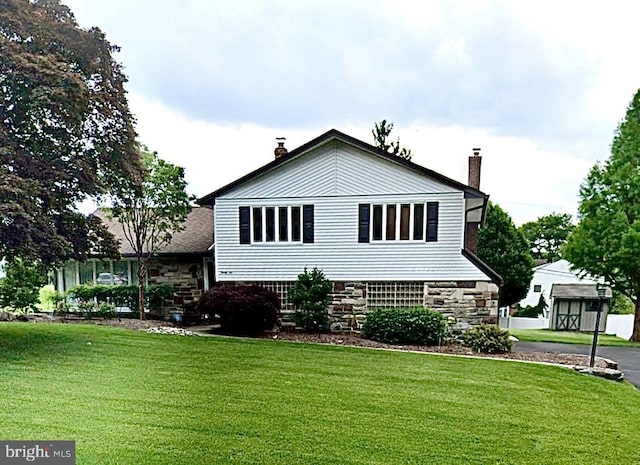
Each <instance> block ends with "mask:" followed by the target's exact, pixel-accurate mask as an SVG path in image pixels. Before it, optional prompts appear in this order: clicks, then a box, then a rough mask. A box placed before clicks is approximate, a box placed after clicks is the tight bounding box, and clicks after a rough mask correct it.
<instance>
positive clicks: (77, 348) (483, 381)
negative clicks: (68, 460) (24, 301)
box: [0, 323, 640, 465]
mask: <svg viewBox="0 0 640 465" xmlns="http://www.w3.org/2000/svg"><path fill="white" fill-rule="evenodd" d="M89 342H90V343H91V344H90V345H88V343H89ZM0 389H1V390H2V396H1V397H0V437H1V438H2V439H21V440H40V439H47V440H55V439H59V440H63V439H65V440H75V441H76V444H77V463H78V464H80V465H82V464H95V465H107V464H114V465H129V464H154V465H155V464H172V465H173V464H188V465H198V464H207V465H208V464H380V465H383V464H384V465H388V464H457V463H460V464H536V465H539V464H576V463H579V464H589V463H602V464H610V463H625V464H627V463H629V464H630V463H639V462H640V449H639V448H638V444H637V431H639V430H640V415H638V411H639V404H640V394H639V393H638V392H637V391H636V390H635V389H633V387H631V386H630V385H629V384H626V383H625V384H617V383H614V382H611V381H606V380H603V379H600V378H595V377H588V376H585V375H580V374H576V373H573V372H571V371H569V370H567V369H563V368H558V367H551V366H540V365H533V364H524V363H515V362H505V361H499V360H480V359H468V358H455V357H445V356H436V355H426V354H411V353H402V352H393V351H378V350H367V349H356V348H344V347H333V346H322V345H307V344H295V343H284V342H277V341H270V340H248V339H233V338H221V337H220V338H218V337H199V338H196V337H193V338H188V337H179V336H164V335H153V334H145V333H139V332H132V331H127V330H122V329H116V328H110V327H96V326H87V325H62V324H58V325H54V324H18V323H7V324H0Z"/></svg>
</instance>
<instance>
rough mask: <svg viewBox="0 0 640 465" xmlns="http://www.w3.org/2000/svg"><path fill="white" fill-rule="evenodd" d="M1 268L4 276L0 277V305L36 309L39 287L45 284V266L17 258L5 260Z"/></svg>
mask: <svg viewBox="0 0 640 465" xmlns="http://www.w3.org/2000/svg"><path fill="white" fill-rule="evenodd" d="M2 268H3V271H4V273H5V276H4V277H3V278H0V307H12V308H14V309H16V310H20V311H23V312H28V311H33V310H36V304H37V303H38V302H39V297H40V288H41V287H42V286H44V285H45V284H47V270H46V268H45V267H44V266H42V265H40V264H38V263H34V262H27V261H24V260H21V259H19V258H16V259H13V260H9V261H7V262H6V263H4V264H3V265H2Z"/></svg>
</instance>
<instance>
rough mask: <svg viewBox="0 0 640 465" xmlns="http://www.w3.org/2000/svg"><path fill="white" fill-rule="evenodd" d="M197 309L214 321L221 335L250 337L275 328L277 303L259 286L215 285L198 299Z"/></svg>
mask: <svg viewBox="0 0 640 465" xmlns="http://www.w3.org/2000/svg"><path fill="white" fill-rule="evenodd" d="M197 310H198V311H199V312H200V313H201V314H208V315H209V320H210V321H216V320H217V321H218V322H219V323H220V330H221V331H222V332H223V333H227V334H238V335H252V334H258V333H261V332H262V331H265V330H269V329H272V328H273V327H274V325H275V324H276V322H277V320H278V314H279V312H280V300H279V299H278V295H277V294H276V293H275V292H273V291H270V290H268V289H265V288H264V287H260V286H218V287H214V288H212V289H209V290H208V291H207V292H205V293H204V294H203V295H202V297H200V300H199V301H198V306H197Z"/></svg>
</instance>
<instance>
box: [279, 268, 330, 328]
mask: <svg viewBox="0 0 640 465" xmlns="http://www.w3.org/2000/svg"><path fill="white" fill-rule="evenodd" d="M332 290H333V285H332V284H331V281H329V280H328V279H327V278H325V276H324V273H323V272H322V270H319V269H317V268H314V269H313V270H311V272H308V271H307V269H306V268H305V269H304V273H300V274H299V275H298V280H297V281H296V282H295V284H294V285H293V287H292V288H291V290H290V291H289V300H290V301H291V303H292V304H293V305H294V306H295V307H296V313H295V315H294V320H295V322H296V324H297V325H299V326H302V327H303V328H304V329H305V331H320V330H321V329H322V328H324V327H326V326H327V325H328V324H329V311H328V310H327V307H328V305H329V304H330V303H331V297H330V295H329V294H331V291H332Z"/></svg>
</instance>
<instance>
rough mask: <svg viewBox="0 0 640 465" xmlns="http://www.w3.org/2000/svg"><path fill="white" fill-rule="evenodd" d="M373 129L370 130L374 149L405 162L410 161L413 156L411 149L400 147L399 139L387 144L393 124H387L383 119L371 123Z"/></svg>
mask: <svg viewBox="0 0 640 465" xmlns="http://www.w3.org/2000/svg"><path fill="white" fill-rule="evenodd" d="M373 124H374V127H373V129H372V130H371V134H373V139H374V141H375V145H376V147H378V148H379V149H381V150H384V151H385V152H389V153H390V154H391V155H395V156H397V157H400V158H404V159H405V160H411V157H412V156H413V154H412V153H411V149H407V148H405V147H401V146H400V138H399V137H398V139H397V140H396V141H395V142H393V141H391V142H389V136H390V135H391V131H392V130H393V123H387V120H386V119H383V120H382V121H380V122H379V123H373Z"/></svg>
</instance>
